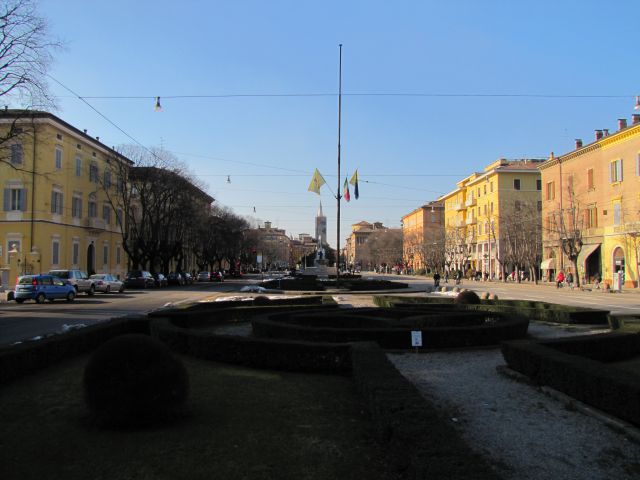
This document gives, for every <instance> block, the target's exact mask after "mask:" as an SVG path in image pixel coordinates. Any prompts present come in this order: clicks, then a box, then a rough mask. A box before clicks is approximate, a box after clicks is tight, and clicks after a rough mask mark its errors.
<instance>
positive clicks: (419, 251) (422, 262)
mask: <svg viewBox="0 0 640 480" xmlns="http://www.w3.org/2000/svg"><path fill="white" fill-rule="evenodd" d="M401 224H402V258H403V263H404V264H405V265H406V266H407V267H409V268H410V269H411V270H412V271H414V272H415V271H418V270H421V269H425V270H426V269H432V270H433V269H439V268H441V265H440V263H441V262H440V261H439V259H438V258H437V257H438V252H439V251H440V250H441V249H442V248H443V245H442V241H443V239H444V205H443V204H442V203H441V202H437V201H433V202H429V203H427V204H425V205H423V206H421V207H419V208H416V209H415V210H413V211H412V212H410V213H408V214H406V215H405V216H403V217H402V223H401Z"/></svg>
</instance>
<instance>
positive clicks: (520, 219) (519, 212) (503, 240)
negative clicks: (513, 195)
mask: <svg viewBox="0 0 640 480" xmlns="http://www.w3.org/2000/svg"><path fill="white" fill-rule="evenodd" d="M501 215H502V218H501V221H500V232H499V238H498V240H499V242H500V249H501V254H500V262H501V264H503V265H511V266H513V268H514V270H515V271H516V278H515V280H516V281H518V282H520V275H519V273H520V271H521V269H525V270H528V271H529V274H530V276H531V279H532V280H534V282H536V283H537V282H538V265H539V264H540V260H541V258H542V226H541V225H542V224H541V218H540V212H539V211H538V207H537V204H536V205H534V204H531V203H528V202H523V203H520V202H517V203H515V204H514V205H513V206H512V207H511V208H507V207H506V206H503V207H502V209H501ZM495 228H496V227H495V224H493V225H492V226H491V231H492V235H493V238H494V239H495V235H496V233H495ZM505 278H506V277H505Z"/></svg>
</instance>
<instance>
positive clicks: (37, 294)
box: [13, 275, 76, 303]
mask: <svg viewBox="0 0 640 480" xmlns="http://www.w3.org/2000/svg"><path fill="white" fill-rule="evenodd" d="M59 298H60V299H65V300H66V301H67V302H73V299H74V298H76V289H75V287H74V286H73V285H71V284H70V283H69V282H67V281H65V280H63V279H61V278H58V277H54V276H53V275H24V276H22V277H19V278H18V282H17V283H16V289H15V291H14V293H13V299H14V300H15V301H16V302H18V303H22V302H24V301H25V300H35V301H36V303H43V302H44V301H45V300H49V301H50V302H53V301H54V300H56V299H59Z"/></svg>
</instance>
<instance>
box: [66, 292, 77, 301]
mask: <svg viewBox="0 0 640 480" xmlns="http://www.w3.org/2000/svg"><path fill="white" fill-rule="evenodd" d="M75 298H76V294H75V293H74V292H69V293H67V302H73V300H74V299H75Z"/></svg>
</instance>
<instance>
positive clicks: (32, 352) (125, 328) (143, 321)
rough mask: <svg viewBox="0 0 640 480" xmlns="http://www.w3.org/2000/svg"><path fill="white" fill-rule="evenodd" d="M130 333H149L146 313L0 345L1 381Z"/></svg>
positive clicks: (5, 381)
mask: <svg viewBox="0 0 640 480" xmlns="http://www.w3.org/2000/svg"><path fill="white" fill-rule="evenodd" d="M127 333H141V334H146V335H148V334H149V320H148V319H147V318H146V317H136V316H131V317H123V318H117V319H112V320H110V321H109V322H103V323H98V324H95V325H90V326H88V327H83V328H80V329H77V330H71V331H69V332H66V333H64V334H60V335H52V336H51V337H48V338H44V339H42V340H38V341H33V342H25V343H21V344H19V345H12V346H8V347H3V348H0V385H2V384H4V383H8V382H10V381H12V380H15V379H17V378H20V377H22V376H23V375H27V374H29V373H33V372H36V371H38V370H41V369H43V368H46V367H48V366H50V365H52V364H54V363H56V362H59V361H61V360H65V359H67V358H72V357H75V356H77V355H82V354H84V353H87V352H90V351H92V350H94V349H96V348H97V347H99V346H100V345H102V344H103V343H104V342H106V341H107V340H110V339H112V338H114V337H117V336H118V335H123V334H127Z"/></svg>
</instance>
